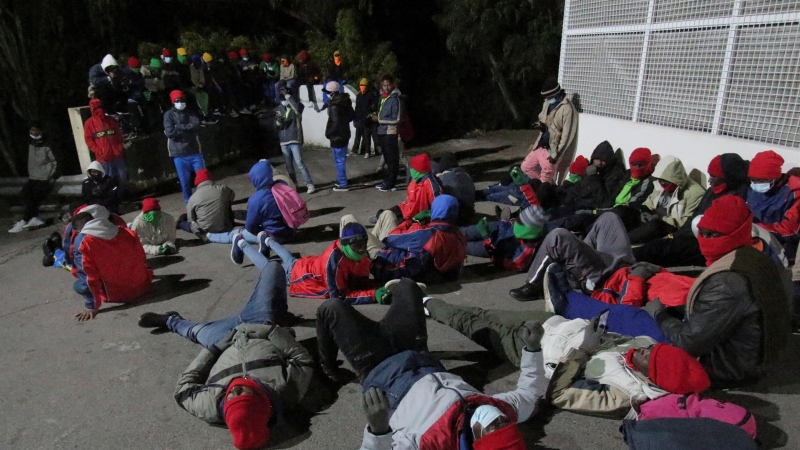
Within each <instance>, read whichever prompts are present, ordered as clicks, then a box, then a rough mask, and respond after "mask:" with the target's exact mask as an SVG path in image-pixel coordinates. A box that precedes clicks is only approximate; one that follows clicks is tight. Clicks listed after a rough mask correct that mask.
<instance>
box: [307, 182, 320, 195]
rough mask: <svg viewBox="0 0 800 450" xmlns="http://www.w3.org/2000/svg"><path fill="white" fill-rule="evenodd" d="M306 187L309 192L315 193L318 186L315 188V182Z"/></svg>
mask: <svg viewBox="0 0 800 450" xmlns="http://www.w3.org/2000/svg"><path fill="white" fill-rule="evenodd" d="M306 189H307V190H306V193H307V194H313V193H314V192H317V188H315V187H314V185H313V184H309V185H308V186H306Z"/></svg>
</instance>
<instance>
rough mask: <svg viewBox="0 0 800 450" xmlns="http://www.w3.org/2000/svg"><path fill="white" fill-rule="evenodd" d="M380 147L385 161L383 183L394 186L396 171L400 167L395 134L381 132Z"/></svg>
mask: <svg viewBox="0 0 800 450" xmlns="http://www.w3.org/2000/svg"><path fill="white" fill-rule="evenodd" d="M379 136H380V140H381V147H383V158H384V162H385V163H386V176H385V177H384V178H383V185H384V186H386V187H394V185H395V183H396V182H397V171H398V170H399V168H400V149H399V147H398V146H397V139H398V137H397V135H396V134H381V135H379Z"/></svg>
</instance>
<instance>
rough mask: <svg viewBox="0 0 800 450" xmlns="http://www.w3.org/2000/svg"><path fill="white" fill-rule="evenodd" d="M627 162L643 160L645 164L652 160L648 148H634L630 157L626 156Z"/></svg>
mask: <svg viewBox="0 0 800 450" xmlns="http://www.w3.org/2000/svg"><path fill="white" fill-rule="evenodd" d="M628 162H629V163H634V162H643V163H646V164H649V163H651V162H653V158H652V155H651V153H650V149H649V148H645V147H639V148H637V149H636V150H634V151H633V153H631V156H630V158H628Z"/></svg>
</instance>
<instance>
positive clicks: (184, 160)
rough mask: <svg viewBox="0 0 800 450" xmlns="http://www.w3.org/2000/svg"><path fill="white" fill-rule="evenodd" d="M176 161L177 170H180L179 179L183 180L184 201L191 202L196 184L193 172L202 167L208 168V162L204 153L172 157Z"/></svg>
mask: <svg viewBox="0 0 800 450" xmlns="http://www.w3.org/2000/svg"><path fill="white" fill-rule="evenodd" d="M172 160H173V161H174V162H175V170H177V171H178V180H180V182H181V191H183V202H184V203H189V197H191V196H192V185H194V177H192V173H195V174H196V173H197V171H198V170H200V169H205V168H206V162H205V160H204V159H203V155H202V154H200V153H198V154H196V155H187V156H175V157H173V158H172Z"/></svg>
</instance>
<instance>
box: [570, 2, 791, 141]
mask: <svg viewBox="0 0 800 450" xmlns="http://www.w3.org/2000/svg"><path fill="white" fill-rule="evenodd" d="M564 9H565V13H564V33H563V42H562V46H561V64H560V70H559V76H560V80H561V83H562V85H563V86H564V87H565V89H567V90H568V91H569V92H574V93H576V94H578V95H579V97H580V102H581V105H582V107H583V110H584V111H585V112H588V113H592V114H598V115H603V116H609V117H616V118H622V119H627V120H632V121H634V122H647V123H653V124H657V125H664V126H669V127H674V128H681V129H689V130H695V131H700V132H705V133H711V134H714V135H726V136H734V137H738V138H743V139H750V140H757V141H760V142H767V143H775V144H779V145H785V146H791V147H800V129H799V128H800V114H798V110H800V108H798V105H799V104H800V1H798V0H710V1H696V0H645V1H641V0H640V1H635V0H624V1H618V2H617V1H609V0H566V3H565V8H564Z"/></svg>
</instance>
